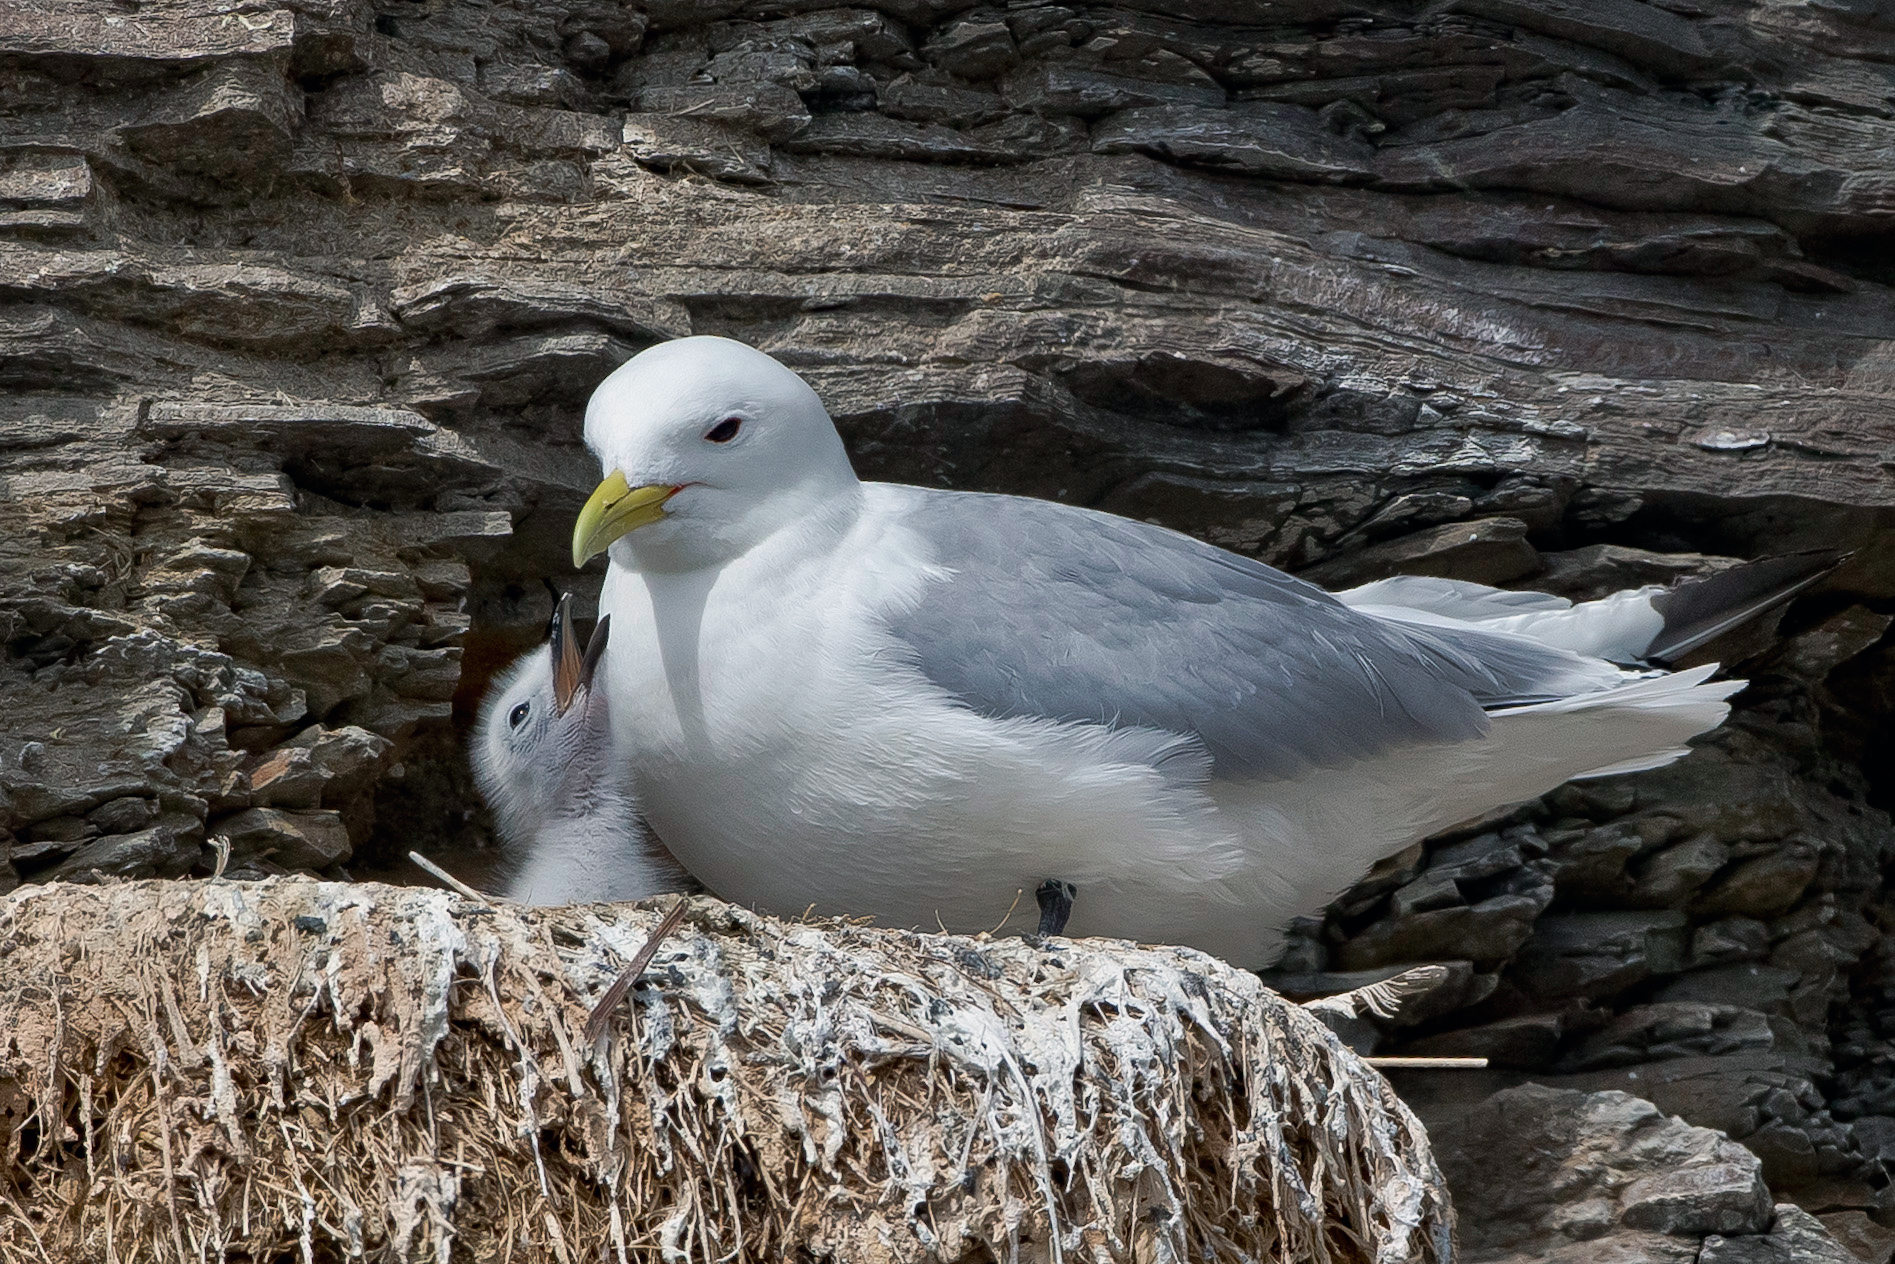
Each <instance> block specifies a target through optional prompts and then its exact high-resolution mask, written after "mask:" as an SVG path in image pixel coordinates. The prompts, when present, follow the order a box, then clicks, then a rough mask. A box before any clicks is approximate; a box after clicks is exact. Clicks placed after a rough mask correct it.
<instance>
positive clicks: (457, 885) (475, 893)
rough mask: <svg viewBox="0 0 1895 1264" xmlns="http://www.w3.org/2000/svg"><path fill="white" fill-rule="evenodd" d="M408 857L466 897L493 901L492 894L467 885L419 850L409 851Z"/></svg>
mask: <svg viewBox="0 0 1895 1264" xmlns="http://www.w3.org/2000/svg"><path fill="white" fill-rule="evenodd" d="M408 859H410V860H412V861H414V862H415V863H416V864H417V865H420V866H421V867H422V868H423V869H426V870H427V871H428V872H429V873H431V874H433V875H434V876H435V877H437V878H439V879H440V880H441V881H443V882H445V883H447V884H448V886H450V887H452V888H454V890H456V891H459V892H460V893H461V894H462V895H464V896H466V897H467V898H468V899H470V900H477V901H479V902H480V903H482V904H491V903H493V897H492V896H490V895H488V894H487V893H486V892H484V891H481V890H478V889H476V888H474V887H470V886H468V885H467V884H466V883H465V882H462V881H461V880H460V879H459V878H457V877H455V876H454V875H453V874H451V873H449V872H448V871H447V870H445V869H443V868H441V866H439V865H437V864H435V863H434V862H433V861H432V860H429V859H428V858H427V857H426V856H424V855H422V854H421V853H420V852H418V851H411V852H409V853H408Z"/></svg>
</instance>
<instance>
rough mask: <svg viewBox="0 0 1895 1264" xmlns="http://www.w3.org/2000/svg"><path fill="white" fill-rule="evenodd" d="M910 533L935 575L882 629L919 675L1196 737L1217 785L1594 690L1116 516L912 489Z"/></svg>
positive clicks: (1077, 716) (1510, 650) (1577, 670)
mask: <svg viewBox="0 0 1895 1264" xmlns="http://www.w3.org/2000/svg"><path fill="white" fill-rule="evenodd" d="M904 521H905V522H906V523H907V524H908V525H909V526H910V527H912V528H913V529H914V530H915V531H916V532H918V533H919V534H920V535H921V536H922V537H923V538H924V539H925V541H926V542H927V545H928V546H929V548H930V550H931V552H932V554H933V560H934V561H935V562H936V563H937V564H938V565H939V566H940V567H942V568H944V569H945V570H946V571H947V572H948V573H947V574H946V576H945V577H944V578H941V579H938V580H935V581H933V582H931V583H930V584H928V586H927V587H926V588H925V589H924V590H923V593H922V596H921V599H920V602H919V604H917V605H916V606H915V607H914V608H912V609H909V610H904V611H897V612H892V613H891V614H890V616H889V623H890V627H891V629H892V631H893V632H894V634H895V636H896V637H897V639H899V640H900V641H902V642H903V643H905V644H906V645H907V646H908V647H909V648H910V649H912V651H913V653H914V662H915V665H916V666H917V667H918V668H919V669H920V671H921V672H922V673H923V674H924V675H925V676H926V677H927V678H928V679H929V680H931V681H932V682H934V683H935V684H936V685H937V686H939V687H940V688H941V689H943V690H945V691H946V692H947V693H948V694H950V695H951V696H953V697H954V698H955V699H957V700H958V701H960V702H961V703H962V704H963V705H965V706H967V707H969V708H971V709H972V710H975V711H977V712H980V713H981V714H983V715H989V716H993V717H995V718H1014V717H1035V718H1043V719H1053V720H1066V721H1087V722H1093V723H1099V724H1104V725H1108V726H1111V727H1115V728H1123V727H1130V726H1138V727H1143V728H1152V729H1161V730H1165V731H1168V732H1171V733H1177V734H1182V735H1187V736H1192V737H1195V738H1196V739H1197V740H1199V741H1201V742H1202V743H1203V745H1204V747H1205V748H1206V749H1207V750H1208V751H1209V753H1210V755H1211V758H1212V760H1213V763H1214V767H1215V770H1216V772H1217V774H1218V775H1220V776H1225V777H1246V778H1251V777H1254V778H1289V777H1294V776H1297V775H1298V774H1300V773H1302V772H1303V771H1305V770H1307V769H1309V768H1312V767H1334V766H1337V765H1339V764H1344V763H1348V762H1350V761H1353V760H1357V759H1362V758H1366V757H1369V756H1373V755H1376V754H1379V753H1381V752H1383V751H1387V750H1390V749H1393V748H1396V747H1401V746H1411V745H1418V744H1433V743H1447V742H1462V741H1468V740H1470V739H1473V738H1476V737H1479V736H1480V735H1482V734H1483V733H1485V732H1486V731H1487V718H1486V715H1485V708H1488V707H1499V706H1507V705H1515V704H1520V703H1524V702H1531V701H1539V700H1543V699H1545V698H1550V697H1563V696H1567V695H1569V694H1572V693H1578V692H1586V691H1589V690H1592V689H1596V688H1599V687H1600V685H1601V680H1600V677H1599V668H1600V666H1601V665H1599V664H1595V663H1592V662H1590V661H1589V660H1585V659H1580V658H1578V657H1577V656H1575V655H1571V654H1567V653H1565V652H1564V651H1559V650H1553V649H1550V648H1548V647H1545V646H1541V645H1538V644H1537V643H1534V642H1531V641H1527V640H1525V639H1524V638H1520V637H1508V636H1496V635H1492V634H1482V633H1478V632H1472V631H1470V632H1468V633H1466V634H1465V635H1464V634H1462V633H1460V632H1458V631H1455V632H1453V633H1448V632H1445V631H1442V630H1440V629H1432V628H1422V627H1413V626H1408V625H1404V624H1398V623H1393V622H1389V621H1387V620H1382V619H1376V618H1373V617H1371V616H1368V615H1363V614H1359V613H1357V612H1356V611H1354V610H1351V609H1349V608H1348V607H1346V606H1344V605H1342V604H1341V603H1340V602H1338V601H1336V599H1335V598H1333V597H1331V596H1330V595H1329V594H1328V593H1326V592H1324V591H1322V590H1321V589H1320V588H1316V587H1314V586H1313V585H1310V584H1307V583H1305V582H1303V581H1302V580H1298V579H1293V578H1291V577H1290V576H1288V575H1285V574H1284V573H1282V572H1281V571H1278V570H1274V569H1272V568H1270V567H1268V566H1265V565H1263V564H1262V563H1260V562H1255V561H1252V560H1250V559H1248V558H1244V557H1240V556H1238V555H1236V554H1234V553H1228V552H1225V551H1224V550H1222V549H1219V548H1216V547H1214V546H1212V545H1208V544H1205V543H1203V542H1202V541H1199V540H1194V539H1192V538H1191V537H1189V536H1185V535H1180V534H1178V533H1177V532H1174V531H1169V530H1166V529H1164V528H1162V527H1154V526H1150V525H1148V524H1145V523H1141V522H1134V521H1132V520H1130V519H1127V518H1119V517H1115V516H1113V515H1110V514H1103V513H1096V512H1093V511H1091V510H1084V509H1077V508H1075V507H1073V506H1070V505H1060V504H1056V503H1053V502H1051V501H1042V500H1029V499H1024V498H1021V497H1015V496H991V495H982V494H977V493H968V492H937V491H929V490H922V489H914V490H913V492H912V493H911V498H910V499H909V500H908V502H907V514H906V516H905V518H904Z"/></svg>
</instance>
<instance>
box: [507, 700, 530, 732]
mask: <svg viewBox="0 0 1895 1264" xmlns="http://www.w3.org/2000/svg"><path fill="white" fill-rule="evenodd" d="M532 710H533V704H532V703H530V702H522V703H521V704H520V705H519V706H517V707H515V708H513V710H511V711H509V712H507V727H508V728H510V729H517V728H519V727H520V726H521V725H522V724H525V723H526V717H527V716H528V715H529V714H531V713H532Z"/></svg>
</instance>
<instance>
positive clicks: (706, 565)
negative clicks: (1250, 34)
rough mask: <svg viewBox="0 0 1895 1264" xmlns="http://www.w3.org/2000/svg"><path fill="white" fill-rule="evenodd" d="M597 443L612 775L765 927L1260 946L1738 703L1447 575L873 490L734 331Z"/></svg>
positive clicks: (1028, 504) (686, 342)
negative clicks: (1021, 918) (1380, 585)
mask: <svg viewBox="0 0 1895 1264" xmlns="http://www.w3.org/2000/svg"><path fill="white" fill-rule="evenodd" d="M585 433H586V443H587V446H589V447H590V448H591V449H592V451H593V452H594V453H595V454H596V455H597V456H598V457H599V459H600V462H601V464H602V466H603V473H604V475H605V477H604V480H603V481H602V482H601V483H600V485H599V487H598V489H597V490H596V491H595V492H594V493H593V495H592V497H591V499H590V500H589V501H588V502H587V504H586V507H585V509H584V510H583V511H582V512H581V514H580V516H579V520H578V522H577V523H576V524H575V529H574V534H573V558H574V562H575V564H583V563H584V562H585V560H586V559H587V558H589V557H592V556H594V555H596V554H598V553H602V552H603V553H606V554H608V556H609V559H610V566H609V567H608V569H607V572H606V579H605V586H604V589H603V592H602V595H601V598H600V608H601V609H602V610H605V611H608V612H610V614H611V616H612V646H611V649H610V650H609V651H607V654H608V658H609V662H608V664H607V671H606V676H605V681H606V687H607V689H608V690H609V692H610V693H611V696H612V703H613V707H612V729H613V738H614V745H615V748H616V751H617V758H619V759H621V760H624V761H627V762H628V763H629V764H630V765H631V766H633V767H635V768H636V769H637V770H638V787H639V792H640V795H641V798H642V800H643V808H644V811H645V814H646V818H647V820H649V822H650V823H651V826H652V828H653V829H654V830H655V831H656V833H657V834H658V835H659V836H660V837H662V838H663V839H664V841H665V845H666V846H667V847H669V848H670V849H671V851H672V852H673V854H675V855H676V856H677V857H678V858H679V860H681V861H682V862H683V863H684V864H685V865H687V866H688V867H689V868H690V870H691V872H692V873H693V874H695V875H697V876H698V877H699V878H701V879H703V881H704V882H705V883H706V884H707V885H708V886H709V887H711V889H712V890H714V891H716V892H717V893H718V894H720V895H722V896H724V897H725V898H727V899H731V900H735V901H738V902H740V903H744V904H750V905H754V906H758V907H761V908H764V909H767V910H771V911H776V912H787V913H791V914H794V913H798V912H801V911H802V910H803V909H804V908H806V907H807V906H809V905H811V904H814V905H815V906H816V907H817V908H818V909H820V910H822V911H824V912H833V913H842V914H871V915H873V916H875V917H877V918H878V919H879V920H881V921H883V922H884V923H889V924H894V925H899V926H923V927H934V926H936V925H942V926H945V927H946V928H947V929H949V930H957V931H972V930H979V929H986V928H990V927H992V926H993V925H994V924H995V923H996V922H997V921H998V920H1000V918H1001V917H1002V916H1003V915H1004V914H1005V913H1006V912H1007V910H1008V908H1009V906H1010V905H1011V904H1012V903H1013V902H1014V901H1015V899H1016V897H1017V893H1018V892H1020V891H1021V890H1034V891H1036V892H1038V893H1039V894H1040V897H1041V906H1042V914H1043V916H1042V919H1041V922H1040V926H1041V929H1042V931H1043V932H1046V933H1055V932H1058V931H1059V930H1060V929H1061V928H1062V924H1063V923H1064V922H1065V920H1066V917H1067V914H1068V911H1069V910H1070V916H1071V931H1072V933H1074V934H1079V935H1111V936H1119V937H1125V938H1132V939H1139V940H1145V941H1159V942H1168V943H1182V944H1189V945H1192V946H1194V947H1197V948H1201V949H1204V950H1206V951H1208V952H1211V953H1214V954H1216V955H1218V956H1221V957H1224V958H1226V959H1227V960H1229V961H1231V962H1233V963H1234V964H1237V965H1240V966H1261V965H1265V964H1267V963H1268V962H1270V961H1271V960H1273V959H1274V958H1275V956H1276V955H1277V954H1278V953H1279V952H1280V950H1281V945H1282V934H1283V929H1284V927H1285V925H1286V924H1287V923H1288V922H1289V920H1290V918H1292V917H1294V916H1296V915H1297V914H1301V913H1307V912H1310V911H1312V910H1314V909H1317V908H1320V907H1321V906H1322V905H1323V904H1324V903H1326V902H1327V901H1328V900H1329V899H1330V898H1332V897H1333V896H1334V895H1335V894H1337V893H1338V892H1340V891H1342V890H1344V889H1345V888H1347V887H1348V886H1349V885H1350V884H1351V883H1352V882H1354V881H1355V880H1356V879H1357V878H1359V877H1361V875H1362V874H1363V873H1364V872H1366V871H1367V870H1368V869H1369V867H1370V866H1371V865H1373V864H1374V863H1375V862H1376V861H1377V860H1379V859H1380V858H1382V857H1383V856H1386V855H1389V854H1391V853H1393V852H1396V851H1399V850H1400V849H1401V848H1403V847H1404V846H1406V845H1408V844H1409V843H1411V842H1413V841H1415V840H1416V839H1419V838H1424V837H1427V836H1428V835H1430V834H1432V833H1435V832H1437V831H1439V830H1441V829H1444V828H1446V827H1448V826H1450V825H1453V824H1455V823H1457V822H1459V821H1463V820H1467V819H1469V818H1471V817H1474V816H1478V815H1480V814H1482V813H1484V812H1487V811H1489V810H1491V809H1494V808H1497V807H1500V806H1503V805H1506V804H1512V803H1518V802H1522V801H1524V800H1527V799H1531V798H1533V797H1535V796H1537V795H1540V794H1543V793H1545V792H1546V791H1548V790H1550V789H1552V788H1553V787H1555V786H1557V785H1559V784H1560V783H1562V782H1564V781H1567V780H1569V779H1571V778H1574V777H1584V776H1601V775H1604V774H1607V773H1616V772H1629V771H1635V770H1638V769H1643V768H1655V767H1658V766H1659V765H1662V764H1665V763H1668V762H1670V761H1671V760H1673V759H1676V758H1678V757H1679V756H1681V755H1683V754H1684V753H1685V752H1686V750H1687V749H1688V746H1687V743H1688V742H1689V740H1690V739H1691V738H1692V737H1694V736H1695V735H1697V734H1699V733H1703V732H1705V731H1706V730H1709V729H1711V728H1714V727H1716V726H1717V724H1718V723H1719V722H1721V721H1722V720H1723V719H1724V716H1725V715H1726V713H1727V712H1728V709H1729V708H1728V705H1727V703H1726V701H1725V700H1726V698H1728V696H1729V695H1730V694H1732V693H1734V692H1735V691H1736V690H1737V689H1739V688H1741V687H1742V682H1739V681H1711V680H1710V679H1709V677H1710V675H1711V669H1710V668H1705V667H1699V668H1693V669H1690V670H1687V671H1680V672H1676V673H1672V674H1664V673H1657V672H1652V671H1649V670H1644V669H1634V670H1626V669H1624V668H1622V667H1620V666H1619V665H1617V664H1616V663H1615V662H1613V661H1612V660H1611V658H1610V657H1609V656H1607V655H1605V654H1602V653H1599V652H1596V651H1594V650H1592V649H1590V647H1589V648H1588V649H1587V650H1583V651H1582V650H1578V649H1573V648H1567V647H1566V646H1563V645H1560V644H1556V643H1555V641H1556V640H1557V639H1558V638H1557V637H1555V636H1554V635H1553V634H1552V633H1551V632H1550V631H1547V630H1546V629H1527V628H1507V627H1505V626H1494V627H1489V626H1484V623H1483V620H1481V619H1479V618H1470V617H1468V616H1469V615H1470V614H1474V613H1476V612H1473V611H1470V610H1468V609H1466V607H1465V600H1466V597H1467V596H1468V595H1467V594H1458V595H1456V598H1455V600H1454V601H1450V602H1447V603H1445V604H1447V605H1448V606H1450V608H1451V609H1452V611H1453V613H1450V614H1448V615H1445V616H1444V615H1439V614H1430V613H1429V612H1426V611H1423V610H1421V609H1420V608H1419V606H1420V605H1426V604H1430V603H1429V601H1426V600H1422V599H1423V598H1429V597H1431V596H1432V598H1433V599H1434V604H1444V603H1441V602H1440V601H1439V598H1440V597H1441V596H1442V594H1440V593H1434V594H1429V593H1425V592H1424V593H1421V594H1415V593H1408V592H1401V593H1390V592H1387V591H1384V592H1382V593H1380V594H1368V597H1369V598H1370V600H1368V601H1366V602H1365V604H1367V605H1371V606H1373V605H1376V604H1382V603H1390V604H1394V605H1395V606H1397V607H1398V608H1399V611H1400V612H1399V613H1395V612H1391V611H1388V610H1382V611H1377V610H1374V609H1356V608H1353V607H1351V606H1350V605H1348V604H1345V603H1344V602H1341V601H1338V600H1337V599H1336V598H1335V597H1333V596H1331V595H1330V594H1329V593H1326V592H1324V591H1322V590H1321V589H1319V588H1316V587H1314V586H1312V585H1310V584H1308V583H1305V582H1303V581H1301V580H1298V579H1295V578H1292V577H1291V576H1289V575H1285V574H1283V573H1282V572H1280V571H1277V570H1274V569H1272V568H1270V567H1268V566H1265V565H1263V564H1262V563H1260V562H1257V561H1255V560H1253V559H1251V558H1247V557H1242V556H1239V555H1237V554H1233V553H1228V552H1226V551H1224V550H1222V549H1219V548H1216V547H1214V546H1212V545H1209V544H1205V543H1204V542H1202V541H1199V540H1195V539H1192V538H1191V537H1189V536H1185V535H1181V534H1179V533H1177V532H1173V531H1168V530H1165V529H1163V528H1160V527H1155V526H1151V525H1149V524H1147V523H1143V522H1136V521H1132V520H1130V519H1126V518H1120V517H1115V516H1113V515H1111V514H1105V513H1098V512H1095V511H1092V510H1088V509H1081V508H1078V507H1076V506H1072V505H1064V504H1057V503H1053V502H1049V501H1044V500H1032V499H1026V498H1022V497H1017V496H996V495H983V494H978V493H969V492H951V491H943V490H940V489H935V488H922V487H910V486H903V485H899V484H892V483H874V482H863V481H862V480H861V479H860V478H858V477H857V475H856V473H855V471H854V470H853V469H852V468H851V466H850V463H849V457H848V453H847V452H846V450H845V449H844V447H843V444H842V440H841V437H840V435H839V434H838V433H837V431H836V427H835V425H834V423H833V422H832V421H831V420H830V417H829V415H828V413H827V411H825V409H824V408H823V405H822V402H821V401H820V400H819V399H818V398H817V396H816V393H815V391H813V390H812V389H810V387H809V385H808V384H807V383H806V382H804V381H803V380H802V379H801V378H799V377H798V376H797V375H796V374H795V373H793V372H791V371H790V370H789V369H788V368H786V367H785V366H783V365H781V364H779V363H777V362H776V361H774V360H772V359H771V358H770V357H769V356H767V355H764V354H763V353H762V352H760V351H757V350H754V349H753V348H750V347H747V346H744V345H743V344H741V343H737V342H732V341H730V340H727V339H722V338H710V337H695V338H684V339H679V340H677V341H674V342H668V343H662V344H660V345H658V346H656V347H653V348H651V349H650V350H647V351H645V352H643V353H641V354H639V355H638V356H635V357H634V358H633V359H631V360H630V361H628V362H627V363H626V364H624V365H623V366H621V367H620V368H619V369H618V370H617V371H616V372H614V373H613V374H612V375H611V376H610V377H609V378H607V379H606V381H605V382H604V383H603V384H602V385H600V387H599V388H598V389H597V390H596V391H595V392H594V393H593V396H592V399H591V402H590V403H589V404H588V406H587V409H586V425H585ZM1378 597H1379V598H1380V602H1378V601H1377V600H1375V599H1376V598H1378ZM1661 615H1662V612H1661ZM1575 618H1577V619H1579V620H1580V621H1581V622H1584V618H1585V616H1583V615H1582V616H1573V615H1567V616H1566V621H1567V622H1568V623H1571V622H1572V620H1573V619H1575ZM1568 631H1572V632H1573V633H1574V635H1577V631H1576V627H1575V628H1569V629H1568ZM1534 632H1538V633H1539V635H1534V634H1532V633H1534ZM1607 639H1612V638H1607ZM1618 639H1625V638H1618ZM1647 652H1648V653H1649V651H1647ZM1022 929H1024V928H1022Z"/></svg>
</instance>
